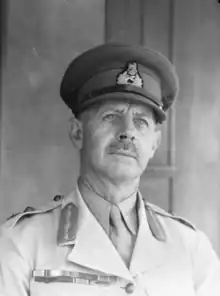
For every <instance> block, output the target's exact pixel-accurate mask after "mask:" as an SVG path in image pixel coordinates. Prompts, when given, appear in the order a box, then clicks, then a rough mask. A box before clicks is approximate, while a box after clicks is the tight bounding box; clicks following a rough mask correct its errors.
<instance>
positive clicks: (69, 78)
mask: <svg viewBox="0 0 220 296" xmlns="http://www.w3.org/2000/svg"><path fill="white" fill-rule="evenodd" d="M178 90H179V82H178V77H177V75H176V72H175V69H174V67H173V65H172V64H171V62H170V61H169V60H168V59H167V58H166V57H165V56H163V55H162V54H161V53H158V52H156V51H154V50H151V49H148V48H145V47H143V46H136V45H135V46H133V45H126V44H117V43H106V44H103V45H100V46H97V47H95V48H92V49H90V50H88V51H86V52H84V53H82V54H81V55H79V56H78V57H77V58H75V59H74V60H73V61H72V62H71V63H70V65H69V66H68V68H67V70H66V72H65V74H64V76H63V79H62V82H61V87H60V95H61V98H62V99H63V100H64V102H65V103H66V104H67V106H68V107H69V108H70V109H71V110H72V112H73V114H74V115H75V116H78V115H79V114H80V113H82V112H83V111H84V110H86V109H88V108H89V107H90V106H92V105H93V104H94V103H97V102H101V101H102V102H103V101H104V100H109V99H110V100H130V101H132V102H134V103H138V102H141V103H144V104H147V105H148V106H149V107H151V108H152V109H153V110H154V112H155V115H156V118H157V121H158V122H159V123H162V122H163V121H164V120H165V119H166V112H167V110H168V109H169V108H170V107H171V105H172V103H173V102H174V100H175V99H176V97H177V95H178Z"/></svg>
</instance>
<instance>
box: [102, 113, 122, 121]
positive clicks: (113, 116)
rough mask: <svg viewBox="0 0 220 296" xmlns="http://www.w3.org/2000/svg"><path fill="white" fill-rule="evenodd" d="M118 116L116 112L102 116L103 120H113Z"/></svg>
mask: <svg viewBox="0 0 220 296" xmlns="http://www.w3.org/2000/svg"><path fill="white" fill-rule="evenodd" d="M118 117H119V115H118V114H114V113H109V114H106V115H104V116H103V119H104V120H108V121H113V120H115V119H117V118H118Z"/></svg>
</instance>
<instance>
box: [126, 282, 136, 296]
mask: <svg viewBox="0 0 220 296" xmlns="http://www.w3.org/2000/svg"><path fill="white" fill-rule="evenodd" d="M134 290H135V286H134V284H132V283H129V284H127V286H126V287H125V292H126V293H127V294H132V293H134Z"/></svg>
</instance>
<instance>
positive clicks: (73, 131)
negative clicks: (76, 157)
mask: <svg viewBox="0 0 220 296" xmlns="http://www.w3.org/2000/svg"><path fill="white" fill-rule="evenodd" d="M69 137H70V140H71V142H72V143H73V145H74V146H75V147H76V148H77V149H78V150H80V149H81V148H82V143H83V127H82V122H81V121H80V120H79V119H77V118H76V117H75V116H73V117H72V118H71V119H70V131H69Z"/></svg>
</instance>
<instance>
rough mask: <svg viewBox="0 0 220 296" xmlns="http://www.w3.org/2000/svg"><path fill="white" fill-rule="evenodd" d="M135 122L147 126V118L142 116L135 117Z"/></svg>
mask: <svg viewBox="0 0 220 296" xmlns="http://www.w3.org/2000/svg"><path fill="white" fill-rule="evenodd" d="M135 122H137V123H138V124H139V125H145V126H149V124H148V122H147V120H146V119H144V118H136V119H135Z"/></svg>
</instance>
